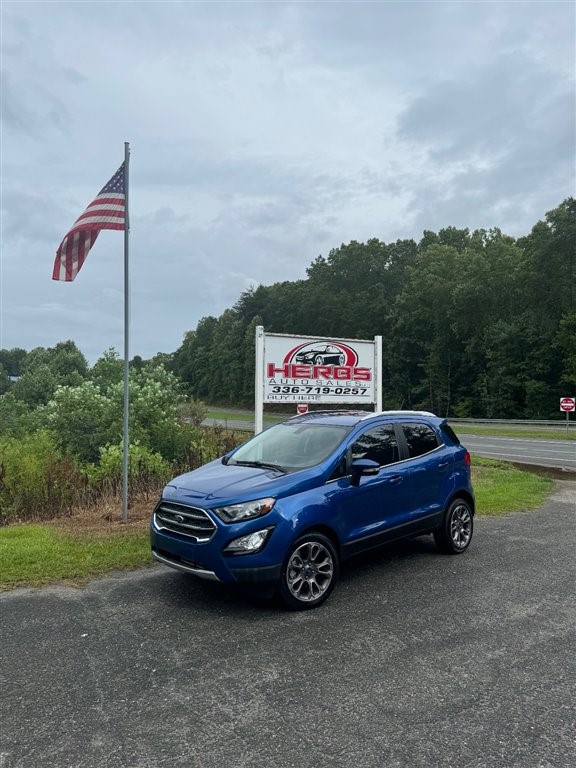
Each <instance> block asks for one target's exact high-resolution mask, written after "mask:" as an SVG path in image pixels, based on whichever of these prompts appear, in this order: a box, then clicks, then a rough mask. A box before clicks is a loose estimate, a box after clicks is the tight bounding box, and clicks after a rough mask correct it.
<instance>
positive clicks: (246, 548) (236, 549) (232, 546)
mask: <svg viewBox="0 0 576 768" xmlns="http://www.w3.org/2000/svg"><path fill="white" fill-rule="evenodd" d="M271 530H272V528H263V529H262V530H261V531H254V533H247V534H246V535H245V536H240V537H239V538H238V539H233V540H232V541H231V542H230V543H229V544H227V545H226V546H225V547H224V552H228V553H229V554H236V555H241V554H252V553H253V552H258V551H259V550H260V549H262V547H263V546H264V544H265V543H266V539H267V538H268V536H269V534H270V531H271Z"/></svg>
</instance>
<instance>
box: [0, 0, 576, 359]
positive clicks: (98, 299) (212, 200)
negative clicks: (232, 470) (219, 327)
mask: <svg viewBox="0 0 576 768" xmlns="http://www.w3.org/2000/svg"><path fill="white" fill-rule="evenodd" d="M0 13H1V15H2V19H1V21H2V40H1V43H2V128H1V139H2V188H1V192H2V243H1V245H2V254H1V255H2V293H1V308H0V310H1V311H0V314H1V318H0V319H1V335H0V346H1V347H7V348H12V347H24V348H25V349H32V348H33V347H36V346H44V347H48V346H53V345H54V344H56V343H57V342H58V341H64V340H66V339H69V338H70V339H73V340H74V341H75V342H76V343H77V344H78V346H79V347H80V349H81V350H82V351H83V352H84V354H85V355H86V356H87V357H88V359H89V361H90V362H91V363H93V362H94V361H95V360H96V359H97V358H98V357H99V356H100V355H101V354H102V353H103V352H104V350H106V349H107V348H108V347H111V346H113V347H116V349H117V350H118V351H119V352H120V354H122V350H123V235H122V233H119V232H103V233H102V234H101V235H100V238H99V240H98V242H97V243H96V245H95V246H94V248H93V250H92V251H91V252H90V255H89V256H88V259H87V261H86V263H85V265H84V267H83V268H82V271H81V272H80V274H79V276H78V277H77V278H76V280H75V281H74V282H73V283H61V282H55V281H53V280H52V279H51V275H52V266H53V262H54V255H55V251H56V248H57V247H58V245H59V243H60V241H61V239H62V238H63V236H64V235H65V233H66V232H67V230H68V228H69V227H70V226H71V225H72V223H73V222H74V221H75V219H76V218H77V216H78V215H79V214H80V213H81V212H82V211H83V209H84V208H85V207H86V205H87V204H88V203H89V202H90V201H91V200H92V199H93V197H94V196H95V195H96V193H97V192H98V191H99V189H100V188H101V187H102V186H103V185H104V184H105V182H106V181H108V179H109V178H110V177H111V176H112V175H113V173H114V172H115V171H116V169H117V168H118V167H119V165H120V164H121V162H122V160H123V157H124V142H125V141H129V142H130V146H131V162H130V214H131V233H130V268H131V349H130V353H131V356H132V355H134V354H139V355H141V356H142V357H151V356H152V355H154V354H155V353H156V352H173V351H174V350H175V349H177V348H178V347H179V346H180V344H181V342H182V338H183V336H184V333H185V332H186V331H188V330H191V329H193V328H195V327H196V324H197V322H198V321H199V320H200V319H201V318H202V317H204V316H206V315H214V316H218V315H220V314H221V313H222V312H223V311H224V310H225V309H226V308H227V307H230V306H232V305H233V304H234V303H235V301H236V300H237V299H238V298H239V296H240V294H241V292H242V291H244V290H246V289H247V288H249V287H250V286H257V285H259V284H265V285H268V284H271V283H274V282H278V281H282V280H295V279H300V278H303V277H305V274H306V272H305V270H306V267H307V266H308V265H309V264H310V263H311V262H312V261H313V260H314V259H315V258H316V257H317V256H318V255H319V254H322V255H325V256H326V255H328V253H329V251H330V249H331V248H334V247H338V246H339V245H341V244H342V243H347V242H349V241H350V240H360V241H365V240H367V239H368V238H371V237H377V238H379V239H381V240H383V241H385V242H390V241H394V240H396V239H397V238H405V237H413V238H415V239H417V240H418V239H420V237H421V236H422V232H423V230H424V229H432V230H436V231H437V230H438V229H440V228H442V227H445V226H458V227H469V228H470V229H476V228H479V227H485V228H489V227H494V226H498V227H500V228H501V229H502V230H503V231H504V232H506V233H508V234H510V235H513V236H519V235H523V234H526V233H528V232H529V231H530V229H531V228H532V226H533V225H534V224H535V223H536V222H537V221H538V220H539V219H541V218H543V217H544V215H545V214H546V212H547V211H548V210H550V209H552V208H555V207H556V206H557V205H559V204H560V203H561V202H562V200H563V199H565V198H566V197H568V196H569V195H573V194H574V192H575V188H574V177H575V136H576V131H575V100H574V85H575V84H574V79H575V69H576V65H575V51H576V45H575V4H574V2H572V1H571V0H570V2H554V1H553V0H547V1H546V2H526V3H525V2H495V3H492V2H433V1H427V2H406V1H405V2H361V1H360V0H354V1H353V0H349V1H348V2H197V3H195V2H138V1H136V2H120V1H119V2H110V3H107V2H102V1H100V2H11V1H10V0H2V3H1V11H0ZM288 326H289V323H288Z"/></svg>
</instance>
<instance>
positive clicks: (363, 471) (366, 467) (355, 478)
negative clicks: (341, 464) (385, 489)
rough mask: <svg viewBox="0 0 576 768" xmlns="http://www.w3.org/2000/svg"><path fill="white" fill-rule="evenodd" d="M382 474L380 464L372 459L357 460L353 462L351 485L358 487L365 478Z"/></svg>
mask: <svg viewBox="0 0 576 768" xmlns="http://www.w3.org/2000/svg"><path fill="white" fill-rule="evenodd" d="M378 472H380V464H378V462H377V461H372V459H356V461H353V462H352V477H351V478H350V484H351V485H358V484H359V483H360V478H361V477H363V476H370V475H377V474H378Z"/></svg>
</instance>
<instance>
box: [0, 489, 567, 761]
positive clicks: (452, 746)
mask: <svg viewBox="0 0 576 768" xmlns="http://www.w3.org/2000/svg"><path fill="white" fill-rule="evenodd" d="M575 494H576V484H575V483H573V482H568V481H565V482H562V483H558V486H557V492H556V494H555V495H554V497H553V498H552V500H551V501H550V502H549V503H547V504H546V505H545V506H544V507H542V508H541V509H539V510H536V511H534V512H529V513H519V514H512V515H509V516H507V517H503V518H479V519H478V520H477V523H476V533H475V537H474V540H473V543H472V545H471V548H470V549H469V551H468V552H467V553H466V554H465V555H464V556H461V557H446V556H441V555H438V554H437V553H436V551H435V549H434V547H433V544H432V540H431V538H430V537H426V538H421V539H418V540H416V541H414V542H411V543H409V544H406V545H404V546H402V547H401V548H397V549H389V550H383V551H380V552H378V553H377V554H373V555H371V556H370V557H364V558H363V559H361V560H358V561H356V562H355V564H354V567H353V568H352V567H347V568H346V569H345V570H344V573H343V576H342V581H341V583H340V585H339V587H338V588H337V590H336V591H335V593H334V594H333V595H332V597H331V598H330V600H329V601H328V603H326V605H325V606H323V607H322V608H320V609H318V610H316V611H313V612H310V613H300V614H298V613H296V614H292V613H288V612H285V611H283V610H281V609H279V608H275V607H273V606H272V605H270V604H269V603H267V602H259V601H257V600H252V599H247V598H242V597H241V596H238V595H235V594H234V593H232V592H228V591H225V590H222V589H221V588H220V589H219V588H217V586H216V585H211V584H207V583H202V582H197V581H194V580H192V579H191V578H188V577H185V576H181V575H179V574H177V573H175V572H173V571H169V570H168V569H165V568H163V567H162V566H153V567H150V568H148V569H144V570H140V571H137V572H134V573H129V574H120V575H117V576H116V577H114V578H108V579H105V580H101V581H95V582H92V583H91V584H90V586H88V587H87V588H85V589H83V590H75V589H68V588H50V589H42V590H18V591H15V592H12V593H6V594H4V595H0V611H1V613H2V623H1V626H0V658H1V672H2V679H1V680H0V722H1V724H2V726H1V728H0V766H2V768H25V767H26V768H29V767H30V766H33V768H49V767H53V768H178V767H179V766H186V768H296V767H297V768H312V766H313V767H314V768H436V767H438V768H449V767H450V766H452V767H453V768H574V765H575V761H576V726H575V720H576V711H575V710H576V695H575V693H576V692H575V681H576V654H575V653H574V649H575V648H576V600H575V599H574V598H575V595H574V590H575V585H576V558H575V557H574V542H575V541H576V524H575V523H576V495H575Z"/></svg>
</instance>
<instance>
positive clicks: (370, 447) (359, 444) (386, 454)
mask: <svg viewBox="0 0 576 768" xmlns="http://www.w3.org/2000/svg"><path fill="white" fill-rule="evenodd" d="M399 458H400V456H399V452H398V442H397V441H396V433H395V431H394V425H393V424H382V425H380V426H379V427H373V428H372V429H368V430H367V431H366V432H364V433H363V434H362V435H360V437H359V438H358V439H357V440H356V442H355V443H353V445H352V461H355V460H356V459H371V460H372V461H376V462H377V463H378V464H379V465H380V466H381V467H385V466H386V465H387V464H393V463H394V462H396V461H398V460H399Z"/></svg>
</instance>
